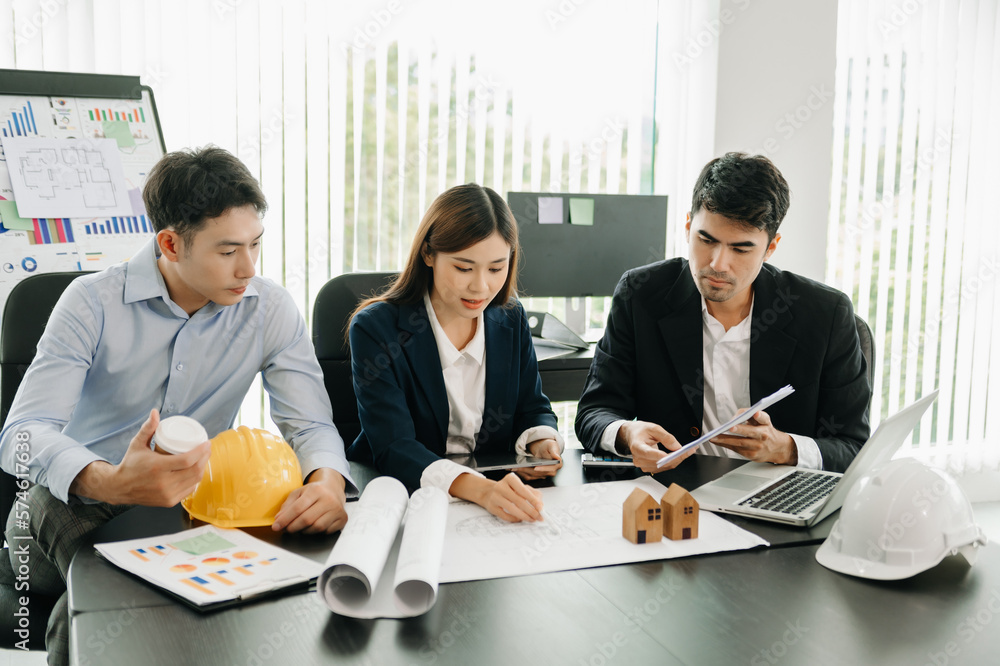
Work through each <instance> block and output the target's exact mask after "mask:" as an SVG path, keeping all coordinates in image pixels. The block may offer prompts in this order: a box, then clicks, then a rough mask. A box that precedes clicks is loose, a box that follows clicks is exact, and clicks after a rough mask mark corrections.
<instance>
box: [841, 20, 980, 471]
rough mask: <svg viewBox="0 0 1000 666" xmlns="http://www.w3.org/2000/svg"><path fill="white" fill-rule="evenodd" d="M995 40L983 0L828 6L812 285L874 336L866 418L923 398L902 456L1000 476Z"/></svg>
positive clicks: (877, 417)
mask: <svg viewBox="0 0 1000 666" xmlns="http://www.w3.org/2000/svg"><path fill="white" fill-rule="evenodd" d="M998 33H1000V13H998V8H997V3H996V2H995V0H928V1H926V2H923V1H920V2H917V1H916V0H898V1H887V2H881V1H880V2H864V1H862V0H841V2H840V8H839V26H838V47H837V48H838V55H837V74H836V76H837V84H836V93H835V111H834V115H835V118H834V124H835V128H834V151H833V153H834V168H833V174H834V175H833V179H834V182H833V187H832V193H833V200H832V205H831V217H830V226H829V234H830V235H829V244H828V247H829V258H828V262H827V282H829V283H830V284H833V285H836V286H838V287H840V288H841V289H843V290H844V291H846V292H847V293H848V294H850V295H851V296H852V297H853V300H854V303H855V307H856V309H857V312H858V313H859V314H861V315H862V316H863V317H865V318H866V319H867V320H868V322H869V324H870V325H871V327H872V329H873V331H874V334H875V345H876V349H877V356H878V358H879V359H880V360H879V362H878V363H877V365H876V371H875V387H874V398H873V401H872V416H873V422H877V421H878V420H879V419H881V418H884V417H885V416H886V415H888V414H891V413H894V412H895V411H897V410H898V409H900V408H901V407H902V406H904V405H906V404H908V403H909V402H911V401H913V400H914V399H915V398H918V397H920V396H921V395H924V394H927V393H928V392H930V391H932V390H934V389H935V388H939V389H940V395H939V397H938V400H937V401H936V403H935V405H934V407H933V410H932V411H931V412H929V413H928V415H927V416H926V417H925V418H924V420H923V421H922V422H921V424H920V425H919V427H918V429H917V431H916V433H915V434H914V437H913V447H914V451H915V452H916V453H917V454H918V455H919V456H923V457H926V458H928V459H929V460H931V461H932V462H934V463H935V464H940V465H946V466H948V467H949V468H951V469H952V470H953V471H957V472H978V471H992V470H997V469H1000V446H998V445H997V444H996V442H995V439H994V438H995V433H996V432H997V427H998V426H1000V402H998V400H997V396H998V395H1000V289H997V287H996V281H997V277H998V264H997V262H998V261H1000V257H998V254H997V249H996V248H997V245H996V242H997V239H998V238H997V237H998V232H997V223H996V219H995V218H996V215H995V213H990V210H992V206H991V205H990V203H989V201H990V199H991V198H992V196H993V195H994V190H993V188H994V187H995V186H996V183H997V182H998V179H1000V163H998V161H997V159H996V155H997V154H998V150H1000V129H998V126H997V118H1000V45H998V43H997V36H998ZM991 405H992V409H991V408H990V406H991ZM873 425H874V424H873ZM991 433H992V434H991Z"/></svg>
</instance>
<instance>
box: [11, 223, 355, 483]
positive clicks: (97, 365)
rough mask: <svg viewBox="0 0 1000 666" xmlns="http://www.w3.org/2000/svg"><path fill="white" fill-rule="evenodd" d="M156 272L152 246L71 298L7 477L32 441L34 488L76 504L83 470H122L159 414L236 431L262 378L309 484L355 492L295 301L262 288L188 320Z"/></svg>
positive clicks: (21, 400) (62, 302)
mask: <svg viewBox="0 0 1000 666" xmlns="http://www.w3.org/2000/svg"><path fill="white" fill-rule="evenodd" d="M156 262H157V247H156V239H150V240H149V242H147V243H146V245H144V246H143V247H142V249H140V250H139V251H138V252H136V253H135V254H134V255H133V256H132V258H131V259H130V260H129V261H127V262H125V263H121V264H116V265H114V266H112V267H111V268H108V269H107V270H104V271H101V272H100V273H94V274H92V275H86V276H84V277H81V278H77V279H76V280H75V281H74V282H73V283H72V284H70V285H69V287H67V289H66V291H65V292H64V293H63V295H62V298H60V299H59V303H58V304H57V305H56V307H55V310H53V311H52V315H51V316H50V317H49V322H48V325H47V326H46V327H45V333H43V334H42V337H41V339H40V340H39V341H38V353H37V355H36V356H35V360H34V362H33V363H32V364H31V366H30V367H29V368H28V372H27V373H26V374H25V376H24V381H23V382H22V383H21V386H20V388H19V389H18V392H17V396H16V397H15V399H14V405H13V407H11V410H10V415H9V416H8V417H7V422H6V424H5V428H4V430H3V434H2V436H0V441H2V442H3V444H2V446H0V450H2V460H3V467H4V469H6V470H7V471H9V472H10V473H12V474H13V473H14V472H15V463H16V462H17V461H16V460H15V458H14V453H15V447H14V445H13V444H12V443H13V442H14V434H15V433H22V432H23V433H28V436H30V441H31V460H30V462H29V463H28V478H29V479H30V480H31V481H32V483H38V484H41V485H44V486H47V487H48V488H49V490H50V491H51V492H52V494H53V495H54V496H55V497H58V498H59V499H61V500H62V501H64V502H68V501H69V489H70V486H71V485H72V483H73V481H74V479H76V477H77V475H78V474H79V473H80V471H81V470H83V468H85V467H86V466H87V465H89V464H90V463H92V462H94V461H97V460H104V461H107V462H109V463H111V464H112V465H117V464H118V463H119V462H121V460H122V458H123V457H124V456H125V452H126V451H127V450H128V447H129V442H130V441H131V440H132V438H133V437H134V436H135V433H136V432H138V431H139V427H140V426H141V425H142V424H143V422H144V421H145V420H146V418H147V417H148V416H149V410H150V407H156V408H158V409H159V410H160V417H161V418H166V417H168V416H175V415H178V414H181V415H184V416H190V417H192V418H194V419H195V420H197V421H198V422H200V423H201V424H202V425H203V426H205V430H206V431H207V432H208V434H209V436H212V437H214V436H215V435H217V434H218V433H220V432H222V431H223V430H228V429H229V428H232V427H233V424H234V422H235V419H236V415H237V413H238V412H239V409H240V403H242V402H243V397H244V396H245V395H246V394H247V390H249V388H250V385H251V383H252V382H253V381H254V379H255V378H257V377H258V376H260V377H261V378H262V379H263V382H264V386H265V388H266V389H267V392H268V395H269V396H270V398H271V418H272V419H274V422H275V424H276V425H277V426H278V428H279V429H280V430H281V434H282V436H283V437H284V438H285V439H286V440H287V441H288V442H289V444H291V446H292V448H293V449H294V450H295V454H296V455H297V456H298V459H299V463H300V465H301V466H302V472H303V475H304V476H307V475H309V474H310V473H311V472H312V471H313V470H315V469H318V468H320V467H329V468H331V469H335V470H337V471H338V472H340V474H341V475H342V476H343V477H344V479H345V480H346V481H347V482H348V484H350V485H353V482H352V481H351V470H350V467H349V465H348V463H347V458H346V457H345V455H344V441H343V440H342V439H341V438H340V434H339V433H338V432H337V429H336V427H334V425H333V421H332V420H331V411H330V397H329V395H328V394H327V392H326V389H325V388H324V387H323V372H322V370H321V369H320V367H319V362H318V361H317V360H316V352H315V351H313V345H312V339H311V337H310V335H309V329H308V328H306V324H305V321H304V320H303V319H302V315H301V314H299V311H298V308H296V307H295V302H294V301H293V300H292V297H291V294H289V293H288V291H287V290H285V289H284V288H283V287H281V286H280V285H278V284H275V283H274V282H272V281H271V280H268V279H267V278H262V277H260V276H254V277H253V278H251V280H250V284H249V285H248V286H247V290H246V292H245V293H244V294H243V298H242V299H241V300H240V302H239V303H236V304H234V305H219V304H218V303H208V304H207V305H205V306H203V307H202V308H201V309H200V310H198V311H197V312H195V313H194V314H192V315H189V314H188V313H187V312H185V311H184V310H183V309H181V308H180V307H179V306H178V305H177V304H176V303H174V302H173V300H172V299H171V298H170V294H169V293H168V292H167V285H166V282H165V281H164V279H163V275H162V274H161V273H160V269H159V267H158V266H157V263H156ZM109 406H110V407H109ZM18 450H20V448H18ZM85 501H88V502H89V501H91V500H85Z"/></svg>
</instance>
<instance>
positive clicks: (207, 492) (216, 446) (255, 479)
mask: <svg viewBox="0 0 1000 666" xmlns="http://www.w3.org/2000/svg"><path fill="white" fill-rule="evenodd" d="M211 442H212V455H211V456H210V457H209V459H208V466H207V467H206V468H205V474H204V476H202V477H201V481H200V482H199V483H198V487H197V488H195V490H194V492H193V493H191V494H190V495H188V496H187V497H186V498H185V499H184V500H183V501H182V502H181V505H182V506H183V507H184V508H185V509H187V512H188V513H189V514H190V515H191V517H192V518H197V519H198V520H203V521H205V522H206V523H211V524H213V525H217V526H219V527H259V526H263V525H270V524H271V523H273V522H274V517H275V516H276V515H277V513H278V510H279V509H280V508H281V505H282V504H283V503H284V502H285V500H286V499H287V498H288V495H289V493H291V492H292V491H293V490H295V489H296V488H301V487H302V468H301V467H300V466H299V459H298V458H297V457H296V456H295V452H294V451H293V450H292V447H290V446H289V445H288V443H287V442H285V440H283V439H282V438H281V437H278V436H277V435H274V434H272V433H270V432H268V431H266V430H258V429H256V428H248V427H246V426H240V427H239V428H237V429H236V430H226V431H225V432H220V433H219V434H218V435H216V436H215V437H213V438H212V440H211Z"/></svg>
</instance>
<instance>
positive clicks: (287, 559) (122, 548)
mask: <svg viewBox="0 0 1000 666" xmlns="http://www.w3.org/2000/svg"><path fill="white" fill-rule="evenodd" d="M94 548H95V549H97V553H98V555H100V556H101V557H103V558H104V559H106V560H108V561H109V562H111V563H112V564H115V565H116V566H118V567H120V568H122V569H124V570H125V571H127V572H129V573H131V574H133V575H135V576H138V577H139V578H141V579H143V580H145V581H146V582H148V583H152V584H153V585H155V586H157V587H159V588H161V589H163V590H165V591H167V592H169V593H170V594H172V595H174V596H175V597H177V598H178V599H180V600H181V601H183V602H185V603H187V604H188V605H190V606H193V607H194V608H197V609H199V610H216V609H219V608H224V607H228V606H231V605H234V604H239V603H243V602H246V601H250V600H252V599H256V598H259V597H262V596H270V595H274V594H282V593H286V592H291V591H295V590H301V591H305V590H307V589H308V588H309V585H310V583H311V581H312V580H314V579H315V578H316V577H317V576H319V574H320V573H321V572H322V571H323V565H322V564H321V563H319V562H314V561H313V560H310V559H308V558H305V557H302V556H300V555H296V554H295V553H290V552H288V551H287V550H285V549H283V548H279V547H277V546H274V545H271V544H269V543H267V542H266V541H262V540H261V539H258V538H256V537H253V536H250V535H249V534H247V533H245V532H242V531H240V530H228V529H222V528H219V527H214V526H212V525H205V526H203V527H196V528H194V529H191V530H185V531H184V532H178V533H177V534H170V535H165V536H162V537H152V538H147V539H132V540H130V541H118V542H114V543H99V544H96V545H95V546H94Z"/></svg>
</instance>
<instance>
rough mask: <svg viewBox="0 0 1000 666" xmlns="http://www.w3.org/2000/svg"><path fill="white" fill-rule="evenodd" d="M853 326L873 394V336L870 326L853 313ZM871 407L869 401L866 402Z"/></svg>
mask: <svg viewBox="0 0 1000 666" xmlns="http://www.w3.org/2000/svg"><path fill="white" fill-rule="evenodd" d="M854 325H855V326H857V328H858V338H859V339H860V340H861V355H862V356H864V357H865V361H867V363H868V386H870V387H871V389H872V395H874V394H875V334H874V333H872V329H871V326H869V325H868V322H866V321H865V320H864V319H862V318H861V315H859V314H858V313H856V312H855V313H854ZM868 404H869V405H871V401H870V400H869V402H868Z"/></svg>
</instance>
